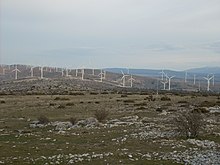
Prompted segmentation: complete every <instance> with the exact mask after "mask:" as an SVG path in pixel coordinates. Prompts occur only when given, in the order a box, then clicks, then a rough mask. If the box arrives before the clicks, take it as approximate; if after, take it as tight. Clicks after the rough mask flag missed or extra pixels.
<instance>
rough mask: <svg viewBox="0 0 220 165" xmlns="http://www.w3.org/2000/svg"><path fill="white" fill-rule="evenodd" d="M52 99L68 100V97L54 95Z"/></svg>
mask: <svg viewBox="0 0 220 165" xmlns="http://www.w3.org/2000/svg"><path fill="white" fill-rule="evenodd" d="M54 100H70V99H69V98H66V97H56V98H55V99H54Z"/></svg>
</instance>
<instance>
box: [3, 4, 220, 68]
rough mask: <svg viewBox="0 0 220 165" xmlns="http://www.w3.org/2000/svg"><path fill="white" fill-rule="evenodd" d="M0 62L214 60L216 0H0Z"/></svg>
mask: <svg viewBox="0 0 220 165" xmlns="http://www.w3.org/2000/svg"><path fill="white" fill-rule="evenodd" d="M0 12H1V13H0V14H1V15H0V48H1V56H0V63H6V64H12V63H22V64H32V65H49V66H64V67H71V68H75V67H81V66H85V67H99V68H100V67H129V68H158V69H159V68H167V69H168V68H169V69H176V70H182V69H188V68H193V67H203V66H220V19H219V18H220V0H0Z"/></svg>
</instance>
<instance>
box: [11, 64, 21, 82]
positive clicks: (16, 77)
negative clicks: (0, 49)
mask: <svg viewBox="0 0 220 165" xmlns="http://www.w3.org/2000/svg"><path fill="white" fill-rule="evenodd" d="M12 72H15V80H17V79H18V72H21V71H20V70H19V69H18V66H17V65H15V69H14V70H12Z"/></svg>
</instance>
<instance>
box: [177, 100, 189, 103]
mask: <svg viewBox="0 0 220 165" xmlns="http://www.w3.org/2000/svg"><path fill="white" fill-rule="evenodd" d="M178 103H179V104H187V103H188V101H186V100H181V101H178Z"/></svg>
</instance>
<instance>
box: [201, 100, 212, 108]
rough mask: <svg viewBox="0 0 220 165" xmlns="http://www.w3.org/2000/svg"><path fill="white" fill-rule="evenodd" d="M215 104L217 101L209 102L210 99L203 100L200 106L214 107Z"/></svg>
mask: <svg viewBox="0 0 220 165" xmlns="http://www.w3.org/2000/svg"><path fill="white" fill-rule="evenodd" d="M214 106H215V103H214V102H209V101H203V102H202V103H201V104H200V107H214Z"/></svg>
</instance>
